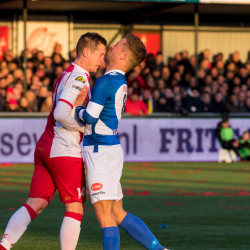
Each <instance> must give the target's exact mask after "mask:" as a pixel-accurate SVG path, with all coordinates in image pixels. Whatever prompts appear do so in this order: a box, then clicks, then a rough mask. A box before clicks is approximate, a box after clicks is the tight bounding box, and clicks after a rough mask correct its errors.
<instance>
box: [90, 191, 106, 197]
mask: <svg viewBox="0 0 250 250" xmlns="http://www.w3.org/2000/svg"><path fill="white" fill-rule="evenodd" d="M99 194H105V192H102V191H100V192H97V193H93V194H92V196H94V195H99Z"/></svg>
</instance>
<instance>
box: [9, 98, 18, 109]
mask: <svg viewBox="0 0 250 250" xmlns="http://www.w3.org/2000/svg"><path fill="white" fill-rule="evenodd" d="M18 109H19V106H18V102H17V100H15V99H11V100H10V101H9V102H8V104H7V108H6V111H8V112H18Z"/></svg>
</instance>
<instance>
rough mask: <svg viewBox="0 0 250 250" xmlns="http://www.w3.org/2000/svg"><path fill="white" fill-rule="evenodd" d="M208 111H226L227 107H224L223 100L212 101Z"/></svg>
mask: <svg viewBox="0 0 250 250" xmlns="http://www.w3.org/2000/svg"><path fill="white" fill-rule="evenodd" d="M210 111H211V112H214V113H226V112H227V109H226V107H225V104H224V101H221V102H216V101H213V102H212V104H211V108H210Z"/></svg>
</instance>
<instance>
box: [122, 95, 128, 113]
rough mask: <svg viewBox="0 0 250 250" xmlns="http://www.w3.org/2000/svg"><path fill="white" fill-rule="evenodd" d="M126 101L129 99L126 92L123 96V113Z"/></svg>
mask: <svg viewBox="0 0 250 250" xmlns="http://www.w3.org/2000/svg"><path fill="white" fill-rule="evenodd" d="M126 101H127V94H125V95H124V98H123V106H122V114H123V113H124V111H125V105H126Z"/></svg>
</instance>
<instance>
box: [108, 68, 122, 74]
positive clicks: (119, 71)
mask: <svg viewBox="0 0 250 250" xmlns="http://www.w3.org/2000/svg"><path fill="white" fill-rule="evenodd" d="M111 72H118V73H120V74H122V75H125V72H124V71H122V70H119V69H112V70H110V71H108V72H106V73H105V74H104V75H107V74H109V73H111Z"/></svg>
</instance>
